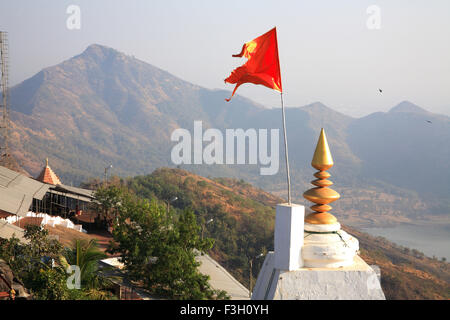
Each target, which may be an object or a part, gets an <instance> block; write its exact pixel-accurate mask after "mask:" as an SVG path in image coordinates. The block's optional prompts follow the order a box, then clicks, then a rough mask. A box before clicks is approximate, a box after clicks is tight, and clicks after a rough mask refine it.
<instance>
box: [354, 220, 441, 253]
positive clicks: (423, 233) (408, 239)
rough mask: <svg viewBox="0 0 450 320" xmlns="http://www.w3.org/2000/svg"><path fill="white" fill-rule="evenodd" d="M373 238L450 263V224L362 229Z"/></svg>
mask: <svg viewBox="0 0 450 320" xmlns="http://www.w3.org/2000/svg"><path fill="white" fill-rule="evenodd" d="M361 230H362V231H364V232H367V233H368V234H370V235H373V236H382V237H384V238H386V239H388V240H389V241H392V242H395V243H397V244H399V245H402V246H404V247H408V248H410V249H417V250H419V251H422V252H423V253H424V254H425V255H426V256H428V257H433V255H434V256H436V257H437V258H438V259H439V260H440V259H441V258H442V257H445V258H446V259H447V261H450V224H443V225H435V224H434V225H420V226H419V225H409V224H404V225H398V226H395V227H391V228H362V229H361Z"/></svg>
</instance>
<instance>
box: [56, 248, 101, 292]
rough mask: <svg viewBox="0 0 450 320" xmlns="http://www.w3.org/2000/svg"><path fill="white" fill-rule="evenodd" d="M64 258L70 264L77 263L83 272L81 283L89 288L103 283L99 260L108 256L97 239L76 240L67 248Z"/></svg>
mask: <svg viewBox="0 0 450 320" xmlns="http://www.w3.org/2000/svg"><path fill="white" fill-rule="evenodd" d="M64 258H65V261H66V263H67V265H66V268H67V267H68V266H69V265H77V266H78V267H79V268H80V272H81V285H82V286H83V287H86V288H88V289H94V288H98V287H100V286H101V285H102V284H103V281H102V277H101V276H99V273H98V272H99V268H98V261H99V260H101V259H104V258H106V254H105V253H104V252H102V251H100V250H99V249H98V247H97V242H96V240H95V239H91V240H90V241H89V242H88V241H86V240H79V239H77V240H75V241H74V243H73V246H72V248H70V249H66V250H65V252H64Z"/></svg>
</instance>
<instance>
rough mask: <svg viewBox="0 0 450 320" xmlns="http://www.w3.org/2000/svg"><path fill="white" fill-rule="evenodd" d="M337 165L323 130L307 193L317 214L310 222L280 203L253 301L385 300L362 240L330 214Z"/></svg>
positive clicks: (292, 206)
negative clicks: (362, 254)
mask: <svg viewBox="0 0 450 320" xmlns="http://www.w3.org/2000/svg"><path fill="white" fill-rule="evenodd" d="M333 164H334V163H333V158H332V157H331V153H330V149H329V147H328V142H327V139H326V136H325V131H324V130H323V129H322V130H321V132H320V137H319V141H318V143H317V147H316V150H315V152H314V156H313V160H312V162H311V165H312V166H313V167H314V168H316V169H317V170H319V171H318V172H316V173H315V174H314V176H315V177H316V178H317V179H316V180H314V181H312V182H311V183H312V184H313V185H315V186H316V187H315V188H312V189H310V190H308V191H306V192H305V193H304V194H303V196H304V197H305V198H306V199H307V200H309V201H312V202H314V203H315V204H314V205H313V206H312V207H311V209H312V210H314V212H312V213H310V214H309V215H307V216H306V218H304V207H303V206H301V205H295V204H280V205H277V208H276V220H275V251H274V252H269V253H268V254H267V256H266V259H265V260H264V263H263V267H262V269H261V271H260V273H259V276H258V279H257V281H256V285H255V288H254V291H253V294H252V300H273V299H276V300H278V299H283V300H318V299H319V300H331V299H332V300H336V299H339V300H366V299H367V300H368V299H373V300H384V299H385V296H384V293H383V291H382V289H381V285H380V281H379V278H378V275H377V273H376V272H375V270H374V269H373V268H372V267H370V266H369V265H368V264H367V263H366V262H364V260H362V259H361V258H360V257H359V256H358V255H357V253H358V249H359V242H358V240H357V239H356V238H354V237H352V236H351V235H349V234H348V233H346V232H345V231H343V230H341V225H340V224H339V222H338V221H337V219H336V217H334V216H333V215H332V214H331V213H329V212H328V211H330V210H331V206H329V205H328V204H329V203H331V202H333V201H335V200H338V199H339V198H340V195H339V194H338V193H337V192H336V191H334V190H332V189H330V188H328V187H329V186H330V185H332V182H331V181H329V180H327V179H328V178H329V177H330V174H329V173H327V172H326V170H328V169H329V168H331V167H332V166H333Z"/></svg>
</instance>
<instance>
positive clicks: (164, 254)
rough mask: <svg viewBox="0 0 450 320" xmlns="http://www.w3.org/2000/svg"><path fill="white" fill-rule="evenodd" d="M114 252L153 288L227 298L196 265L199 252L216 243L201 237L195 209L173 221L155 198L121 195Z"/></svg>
mask: <svg viewBox="0 0 450 320" xmlns="http://www.w3.org/2000/svg"><path fill="white" fill-rule="evenodd" d="M117 211H118V216H117V220H116V223H115V225H114V230H113V237H114V244H112V245H111V246H110V248H109V251H110V252H111V253H120V254H121V260H122V262H123V263H124V265H125V269H126V271H127V272H128V275H129V276H130V278H131V279H132V280H135V281H142V283H143V284H144V286H145V287H146V288H147V289H148V290H149V291H150V292H152V293H153V294H158V295H162V296H165V297H168V298H173V299H211V298H218V297H219V298H224V297H226V294H225V293H224V292H216V291H214V290H213V289H211V287H210V285H209V283H208V279H209V277H208V276H205V275H203V274H201V273H200V272H199V271H198V266H199V264H198V262H196V260H195V257H196V255H197V254H200V253H201V252H205V251H206V250H208V249H209V248H211V246H212V243H213V242H212V240H211V239H204V240H202V239H201V238H200V227H199V226H198V225H197V223H196V218H195V215H194V213H193V212H192V211H189V210H186V211H184V213H183V214H181V216H180V217H179V219H178V220H176V221H174V219H173V217H172V216H171V215H170V213H169V215H167V213H166V209H165V207H164V206H162V205H158V204H157V202H156V201H151V202H149V201H147V200H145V199H140V198H137V197H136V196H133V195H131V194H129V193H123V194H122V195H121V197H120V206H119V207H118V208H117Z"/></svg>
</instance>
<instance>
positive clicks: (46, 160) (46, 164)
mask: <svg viewBox="0 0 450 320" xmlns="http://www.w3.org/2000/svg"><path fill="white" fill-rule="evenodd" d="M45 166H46V167H48V158H45Z"/></svg>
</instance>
